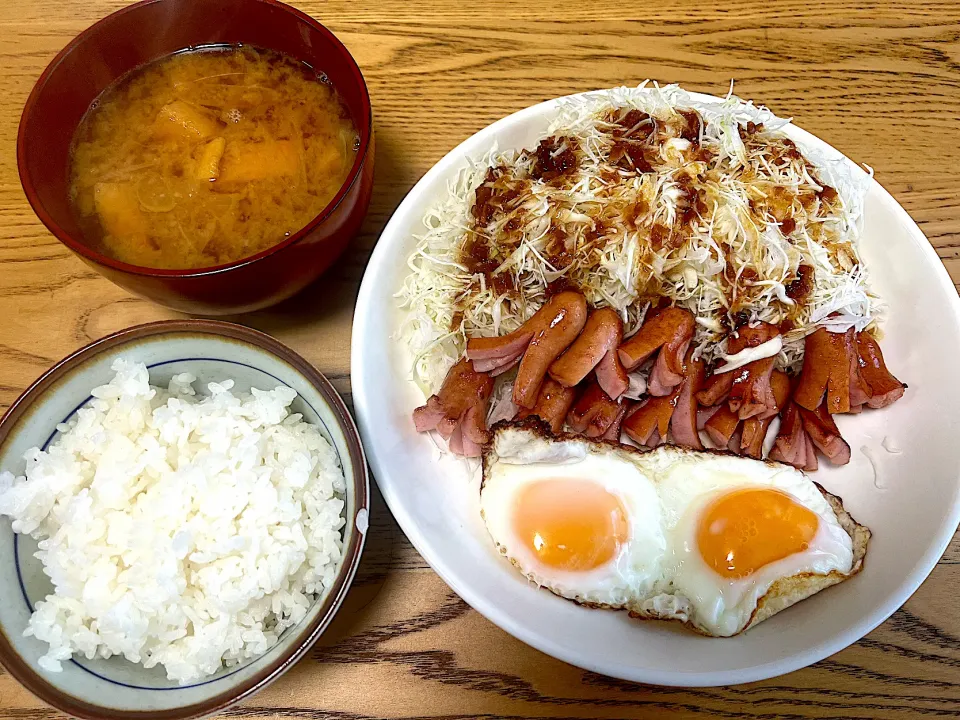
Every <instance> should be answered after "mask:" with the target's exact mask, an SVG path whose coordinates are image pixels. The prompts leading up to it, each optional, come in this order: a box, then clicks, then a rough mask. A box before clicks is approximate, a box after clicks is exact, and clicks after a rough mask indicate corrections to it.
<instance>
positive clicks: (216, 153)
mask: <svg viewBox="0 0 960 720" xmlns="http://www.w3.org/2000/svg"><path fill="white" fill-rule="evenodd" d="M226 146H227V141H226V140H224V139H223V138H222V137H218V138H214V139H213V140H211V141H210V142H208V143H207V144H206V145H204V146H203V152H202V153H201V154H200V160H199V161H198V162H197V180H208V181H210V180H216V179H217V178H218V177H220V159H221V158H222V157H223V151H224V148H226Z"/></svg>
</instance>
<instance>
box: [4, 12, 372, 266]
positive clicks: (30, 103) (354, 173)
mask: <svg viewBox="0 0 960 720" xmlns="http://www.w3.org/2000/svg"><path fill="white" fill-rule="evenodd" d="M170 1H171V0H140V1H139V2H135V3H133V4H132V5H128V6H126V7H123V8H121V9H120V10H117V11H115V12H113V13H110V14H109V15H107V16H106V17H104V18H101V19H100V20H98V21H97V22H95V23H93V25H91V26H90V27H88V28H86V29H85V30H83V31H81V32H80V33H79V34H78V35H77V36H76V37H74V38H73V39H72V40H71V41H70V42H69V43H68V44H67V45H66V46H65V47H64V48H63V49H62V50H61V51H60V52H58V53H57V55H56V56H55V57H54V58H53V60H51V61H50V63H49V64H48V65H47V66H46V68H44V70H43V72H42V73H41V74H40V77H39V78H38V79H37V81H36V83H34V85H33V88H32V89H31V90H30V95H29V96H28V97H27V102H26V103H25V104H24V106H23V112H22V113H21V114H20V123H19V125H18V128H17V173H18V175H19V177H20V185H21V186H22V187H23V192H24V194H25V195H26V196H27V201H28V202H29V203H30V207H31V208H33V211H34V213H36V215H37V217H38V218H39V219H40V222H42V223H43V224H44V226H46V228H47V230H49V231H50V232H51V233H52V234H53V235H54V237H56V238H57V239H58V240H59V241H60V242H62V243H63V244H64V245H66V246H67V247H68V248H69V249H70V250H72V251H73V252H75V253H76V254H78V255H79V256H80V257H82V258H83V259H85V260H88V261H90V262H93V263H96V264H97V265H103V266H105V267H108V268H111V269H113V270H119V271H121V272H124V273H127V274H131V275H139V276H146V277H161V278H184V279H186V278H197V277H207V276H210V275H218V274H220V273H225V272H228V271H230V270H234V269H236V268H240V267H245V266H247V265H252V264H254V263H257V262H259V261H261V260H264V259H266V258H268V257H270V256H271V255H274V254H275V253H278V252H280V251H281V250H283V249H284V248H287V247H289V246H291V245H294V244H296V243H297V242H299V241H300V240H302V239H303V238H304V237H306V236H307V235H309V234H310V233H312V232H313V231H314V230H315V229H316V228H317V227H319V226H320V225H322V224H323V223H324V222H326V220H327V219H328V218H330V216H332V215H333V213H334V212H335V211H336V210H337V208H339V207H340V205H341V204H342V203H343V201H344V200H345V199H346V197H347V195H348V194H349V193H350V191H351V190H352V189H353V187H354V186H355V185H356V184H357V183H358V182H359V180H360V177H361V175H362V170H363V167H364V165H365V163H366V161H367V156H368V155H369V154H370V148H371V146H372V144H373V106H372V104H371V102H370V92H369V90H368V89H367V82H366V79H365V78H364V77H363V72H362V71H361V70H360V66H359V65H358V64H357V61H356V59H355V58H354V57H353V55H352V53H351V52H350V50H349V49H347V46H346V45H344V44H343V42H342V41H341V40H340V39H339V38H338V37H337V36H336V35H334V34H333V32H332V31H331V30H330V29H329V28H327V27H326V26H325V25H323V24H322V23H321V22H319V21H318V20H315V19H314V18H312V17H311V16H310V15H308V14H306V13H305V12H302V11H301V10H298V9H297V8H295V7H292V6H290V5H287V4H286V3H283V2H280V0H245V1H246V2H254V3H260V4H261V5H268V6H271V7H276V8H279V9H281V10H283V11H285V12H286V13H287V14H289V15H291V16H293V17H294V18H296V19H297V20H299V21H300V22H301V23H303V24H304V25H307V26H308V27H310V28H311V29H313V30H315V31H317V32H319V33H320V34H321V35H323V36H324V37H325V38H327V40H329V41H330V43H331V44H332V45H333V46H334V47H336V48H337V49H338V50H340V51H341V52H342V54H343V56H344V58H345V59H346V60H347V64H348V65H349V68H350V71H351V73H352V74H353V75H354V76H355V77H354V80H355V81H356V82H357V83H358V84H359V89H360V94H361V97H362V99H363V112H362V114H363V115H364V117H361V118H359V122H358V121H357V120H358V119H357V118H354V122H355V124H356V125H357V128H358V134H359V137H360V147H359V148H357V157H356V159H355V160H354V162H353V167H351V168H350V172H349V174H348V175H347V177H346V179H345V180H344V181H343V184H342V185H341V186H340V189H339V190H338V191H337V194H336V195H334V196H333V199H331V200H330V202H329V203H327V205H326V207H324V208H323V210H321V211H320V213H319V214H318V215H317V216H316V217H314V218H313V219H312V220H310V221H309V222H308V223H307V224H306V225H304V226H303V227H302V228H300V230H298V231H297V232H295V233H292V234H291V235H290V237H287V238H283V239H282V240H281V241H280V242H278V243H276V244H275V245H271V246H270V247H268V248H266V249H265V250H261V251H260V252H258V253H256V254H254V255H249V256H247V257H244V258H240V259H239V260H234V261H232V262H229V263H224V264H222V265H211V266H209V267H202V268H181V269H163V268H149V267H145V266H143V265H132V264H130V263H125V262H122V261H120V260H115V259H113V258H111V257H109V256H107V255H105V254H103V253H100V252H98V251H96V250H94V249H93V248H91V247H89V246H88V245H86V244H85V243H83V242H80V241H79V240H76V239H75V238H74V237H73V235H72V234H71V233H68V232H67V231H66V230H64V229H63V228H62V227H61V226H60V224H59V223H57V222H56V221H55V220H54V219H53V218H52V217H51V216H50V214H49V213H48V212H47V211H46V208H45V207H44V205H43V203H42V202H41V201H40V197H39V194H38V192H37V190H36V188H35V186H34V183H33V179H32V177H31V174H30V169H29V167H28V165H27V160H26V153H27V150H26V145H27V128H28V127H29V126H30V125H31V124H32V122H33V121H34V106H35V105H36V103H37V100H38V98H39V96H40V93H41V92H42V91H43V90H44V88H45V87H46V85H47V83H48V81H49V80H50V78H51V77H52V76H53V75H54V73H56V71H57V69H58V68H59V66H60V65H61V63H62V62H63V61H64V59H65V58H66V57H67V56H68V55H70V54H71V53H72V52H73V51H74V50H76V49H77V48H79V47H80V46H81V45H83V44H84V43H85V42H86V41H87V40H88V39H89V37H90V36H91V35H92V34H94V32H96V31H97V30H99V29H101V28H103V27H105V26H106V25H109V24H110V23H112V22H114V21H115V20H116V19H117V18H118V17H120V16H123V15H126V14H127V13H134V12H137V11H139V10H141V9H143V8H144V7H146V6H148V5H154V4H157V3H164V2H170ZM202 1H203V0H195V2H198V3H199V2H202ZM190 47H203V43H198V44H197V45H196V46H190ZM186 49H189V48H180V50H177V51H174V52H181V51H183V50H186ZM171 54H172V53H171ZM163 57H167V56H163ZM157 59H159V58H157ZM144 64H145V63H144ZM142 66H143V64H141V65H135V66H134V67H131V68H128V69H127V70H126V73H129V72H133V71H134V70H135V69H136V68H138V67H142ZM74 132H76V128H74Z"/></svg>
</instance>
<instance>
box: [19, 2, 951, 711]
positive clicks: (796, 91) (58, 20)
mask: <svg viewBox="0 0 960 720" xmlns="http://www.w3.org/2000/svg"><path fill="white" fill-rule="evenodd" d="M124 4H125V3H124V2H120V1H117V0H56V1H54V0H2V2H0V97H2V98H3V102H2V105H0V405H2V406H3V407H6V406H8V405H9V404H10V403H11V402H12V401H13V400H14V398H15V397H16V396H17V395H18V394H19V393H20V392H21V391H22V390H23V389H24V388H25V387H26V386H27V385H28V384H29V383H30V382H31V381H32V380H34V379H35V378H36V377H37V376H38V375H39V374H40V373H42V372H43V371H44V370H46V369H47V368H48V367H49V366H50V365H51V364H52V363H54V362H55V361H56V360H58V359H60V358H61V357H63V356H64V355H66V354H67V353H69V352H71V351H73V350H76V349H77V348H79V347H80V346H81V345H83V344H85V343H87V342H89V341H91V340H94V339H96V338H99V337H101V336H103V335H105V334H107V333H110V332H113V331H116V330H119V329H121V328H124V327H127V326H129V325H133V324H136V323H140V322H145V321H150V320H156V319H161V318H169V317H174V316H175V313H172V312H170V311H167V310H164V309H162V308H159V307H157V306H155V305H152V304H150V303H149V302H145V301H143V300H139V299H137V298H134V297H132V296H130V295H128V294H127V293H126V292H124V291H123V290H121V289H119V288H117V287H115V286H113V285H112V284H110V283H109V282H108V281H106V280H104V279H103V278H101V277H100V276H98V275H97V274H96V273H95V272H94V271H93V270H90V269H89V268H87V267H86V266H85V265H83V264H82V263H81V262H80V261H79V260H77V259H76V258H75V257H74V256H73V255H71V253H70V252H68V251H67V250H66V248H64V247H63V246H62V245H61V244H60V243H59V242H57V241H56V240H55V239H54V238H53V237H52V236H51V235H50V234H49V233H48V232H47V231H46V230H45V228H44V227H43V226H42V225H41V224H40V222H39V221H38V220H37V219H36V217H35V216H34V214H33V212H32V211H31V210H30V207H29V206H28V205H27V202H26V200H25V198H24V196H23V193H22V191H21V188H20V183H19V181H18V178H17V171H16V158H15V150H14V146H15V138H16V132H17V124H18V121H19V117H20V111H21V109H22V106H23V103H24V101H25V100H26V97H27V94H28V93H29V91H30V88H31V87H32V85H33V83H34V82H35V80H36V79H37V77H38V76H39V75H40V72H41V71H42V70H43V68H44V67H45V66H46V64H47V63H48V62H49V61H50V59H51V58H52V57H53V56H54V55H55V54H56V52H57V51H59V50H60V49H61V48H62V47H63V46H64V45H65V44H66V43H67V42H68V41H69V40H70V39H71V38H72V37H73V36H74V35H75V34H76V33H78V32H79V31H80V30H82V29H84V28H85V27H87V26H88V25H90V24H91V23H93V22H94V21H95V20H97V19H99V18H101V17H102V16H104V15H106V14H108V13H110V12H112V11H113V10H116V9H118V8H119V7H121V6H122V5H124ZM295 4H297V5H298V6H299V7H301V8H302V9H303V10H305V11H306V12H308V13H310V14H312V15H313V16H315V17H317V18H318V19H319V20H321V21H322V22H324V23H325V24H327V25H328V26H329V27H330V28H331V29H332V30H333V31H334V32H336V33H337V35H338V36H339V37H340V38H341V39H342V40H343V41H344V43H346V45H347V47H348V48H349V49H350V50H351V52H353V54H354V56H355V57H356V59H357V61H358V62H359V64H360V67H361V68H362V70H363V72H364V74H365V76H366V79H367V83H368V84H369V87H370V93H371V96H372V99H373V107H374V114H375V118H376V125H377V133H378V135H377V145H378V147H377V153H378V154H377V168H376V187H375V189H374V197H373V203H372V205H371V209H370V214H369V217H368V219H367V221H366V224H365V225H364V228H363V232H362V234H361V236H360V237H359V238H358V240H357V241H356V244H355V246H354V248H353V249H352V250H351V251H350V252H349V254H348V255H347V256H346V257H345V258H344V260H343V261H342V262H341V263H340V264H339V266H338V268H337V269H336V270H334V271H333V272H331V273H330V275H329V276H328V277H327V279H326V280H325V281H324V282H323V283H322V284H318V285H316V286H315V287H312V288H309V289H308V290H307V291H305V292H304V293H302V294H301V295H300V296H298V297H296V298H294V299H293V300H291V301H288V302H287V303H285V304H283V305H281V306H279V307H277V308H274V309H272V310H269V311H264V312H259V313H255V314H252V315H248V316H244V317H240V318H236V320H237V321H239V322H243V323H246V324H248V325H251V326H253V327H256V328H258V329H260V330H263V331H265V332H268V333H271V334H273V335H275V336H276V337H278V338H279V339H281V340H282V341H284V342H286V343H287V344H289V345H290V346H292V347H293V348H294V349H296V350H298V351H299V352H301V353H302V354H303V355H304V356H306V357H307V359H309V360H310V361H312V362H313V363H314V364H315V365H316V366H317V367H318V368H319V369H320V370H321V371H322V372H324V373H325V374H327V376H328V377H330V378H331V380H332V381H333V382H334V383H335V385H336V386H337V388H338V389H339V390H340V391H341V392H342V393H343V394H344V395H345V396H346V397H347V398H348V399H349V393H350V379H349V370H350V367H349V347H350V326H351V316H352V313H353V306H354V301H355V297H356V292H357V287H358V284H359V282H360V278H361V275H362V272H363V268H364V265H365V263H366V260H367V257H368V255H369V253H370V250H371V248H372V247H373V245H374V243H375V242H376V239H377V236H378V234H379V232H380V230H381V229H382V227H383V225H384V223H385V222H386V220H387V218H388V217H389V216H390V213H391V212H392V211H393V209H394V208H395V207H396V206H397V204H398V203H399V202H400V200H401V199H402V197H403V196H404V194H405V193H406V192H407V191H408V190H409V189H410V188H411V187H412V186H413V184H414V183H415V182H416V181H417V179H418V178H419V177H420V176H421V175H422V174H423V173H424V172H425V171H426V170H427V169H428V168H429V167H430V166H431V165H433V163H435V162H436V161H437V160H439V159H440V158H441V157H442V156H443V155H444V154H445V153H446V152H447V151H448V150H449V149H450V148H452V147H454V146H455V145H456V144H458V143H459V142H460V141H461V140H463V139H465V138H466V137H468V136H469V135H471V134H472V133H474V132H476V131H477V130H479V129H481V128H482V127H484V126H486V125H487V124H489V123H491V122H493V121H494V120H497V119H498V118H500V117H503V116H504V115H507V114H508V113H511V112H513V111H515V110H519V109H521V108H523V107H526V106H528V105H531V104H533V103H536V102H540V101H542V100H546V99H548V98H552V97H555V96H558V95H564V94H567V93H572V92H578V91H582V90H590V89H595V88H602V87H609V86H613V85H617V84H635V83H637V82H639V81H641V80H643V79H644V78H653V79H656V80H659V81H661V82H680V83H682V84H683V85H684V86H685V87H686V88H687V89H689V90H697V91H703V92H708V93H715V94H717V93H720V94H722V93H724V92H726V90H727V88H728V86H729V83H730V80H731V79H735V80H736V89H737V92H738V94H740V95H741V96H743V97H748V98H752V99H755V100H758V101H761V102H763V103H765V104H767V105H768V106H769V107H771V108H772V109H773V110H774V111H775V112H776V113H777V114H779V115H781V116H787V117H789V116H792V117H793V118H795V120H796V122H797V123H798V124H799V125H801V126H802V127H804V128H805V129H807V130H810V131H811V132H813V133H815V134H817V135H819V136H821V137H823V138H825V139H826V140H827V141H828V142H830V143H832V144H833V145H835V146H836V147H837V148H839V149H840V150H841V151H843V152H844V153H846V154H847V155H849V156H850V157H851V158H853V159H854V160H857V161H859V162H863V163H867V164H869V165H871V166H872V167H873V168H875V170H876V174H877V179H878V180H879V181H880V182H881V183H883V185H884V186H886V187H887V188H888V189H889V190H890V191H891V192H892V193H893V195H894V196H895V197H896V198H897V200H899V201H900V202H901V203H902V204H903V205H904V207H905V208H906V209H907V211H908V212H910V214H911V215H912V216H913V217H914V218H915V219H916V221H917V222H918V223H919V224H920V227H921V228H922V229H923V231H924V232H925V233H926V235H927V237H928V238H929V239H930V241H931V243H932V244H933V245H934V247H935V248H936V249H937V252H938V253H939V255H940V257H941V258H942V259H943V261H944V264H945V265H946V266H947V268H948V270H949V271H950V272H951V274H952V276H953V278H954V281H960V209H958V204H957V198H958V196H960V174H958V172H957V169H958V167H960V120H958V118H960V4H958V3H957V2H955V1H951V2H948V1H945V0H916V1H914V0H910V1H907V0H887V1H880V2H873V3H863V2H856V1H855V0H779V1H778V0H721V2H707V3H704V2H702V1H701V0H695V1H691V0H672V1H671V2H666V3H648V2H644V3H639V2H634V3H631V2H626V1H625V0H589V1H585V0H554V1H553V2H534V1H533V0H515V1H513V2H480V3H469V2H462V1H461V2H457V1H455V0H436V1H433V2H431V1H430V0H368V1H367V2H358V1H354V0H341V1H339V2H329V3H323V2H318V1H312V2H297V3H295ZM376 500H377V503H376V505H375V508H374V512H373V520H372V522H373V525H372V531H371V534H370V536H369V537H370V540H369V543H368V547H367V551H366V554H365V556H364V559H363V563H362V566H361V569H360V572H359V576H358V578H357V582H356V583H355V585H354V587H353V589H352V590H351V592H350V595H349V599H348V601H347V603H346V606H345V607H344V609H343V610H342V611H341V612H340V614H339V615H338V617H337V619H336V621H335V623H334V626H333V628H332V629H331V630H330V631H329V632H328V633H327V634H326V635H324V637H323V638H322V640H321V642H320V643H319V644H318V645H317V646H316V647H315V648H314V650H313V651H312V653H311V655H310V657H309V658H307V659H304V660H303V661H301V662H300V663H299V664H298V665H297V666H296V667H295V668H294V669H293V670H292V671H291V672H289V673H288V674H287V675H285V676H284V677H283V678H282V679H281V680H280V681H279V682H277V683H276V684H275V685H273V686H272V687H270V688H268V689H267V690H266V691H264V692H262V693H261V694H259V695H257V696H255V697H254V698H253V699H251V700H249V701H248V702H246V703H244V704H243V705H241V706H239V707H237V708H235V709H233V710H230V711H228V712H227V713H225V714H224V716H223V717H234V718H249V719H250V720H253V719H257V720H260V719H263V720H273V719H274V718H283V717H291V718H304V719H307V718H310V719H315V720H320V719H327V718H329V719H331V720H333V719H336V720H360V719H361V718H364V719H365V718H446V719H447V720H452V719H453V718H477V717H483V718H557V719H559V718H592V717H597V718H600V717H602V718H634V717H637V718H639V717H685V716H695V715H703V716H713V717H720V718H726V717H751V718H778V717H783V718H806V717H822V718H841V717H842V718H850V717H857V718H906V717H921V716H931V717H934V716H936V717H952V716H960V612H958V605H957V595H958V594H960V542H958V541H957V540H956V539H955V540H954V543H953V545H952V546H951V547H950V549H949V550H948V552H947V554H946V555H945V556H944V558H943V559H942V560H941V562H940V564H939V565H938V566H937V568H936V569H935V570H934V572H933V574H932V575H931V577H930V578H929V579H928V580H927V581H926V583H925V584H924V585H923V586H922V587H921V588H920V590H919V591H918V592H917V593H916V594H915V596H914V597H913V598H911V600H910V601H909V602H908V603H907V604H906V606H905V607H904V608H902V609H901V610H900V611H898V612H897V613H896V614H895V615H894V616H893V617H892V618H891V619H890V620H889V621H887V622H886V623H884V624H883V625H882V626H881V627H879V628H878V629H877V630H875V631H874V632H873V633H871V634H870V635H869V636H868V637H867V638H865V639H863V640H862V641H860V642H859V643H857V644H856V645H855V646H853V647H851V648H849V649H847V650H844V651H843V652H840V653H838V654H837V655H835V656H834V657H832V658H830V659H828V660H825V661H823V662H821V663H819V664H817V665H816V666H814V667H811V668H808V669H806V670H802V671H799V672H795V673H793V674H791V675H787V676H784V677H780V678H777V679H774V680H769V681H767V682H760V683H753V684H749V685H742V686H737V687H728V688H718V689H709V690H693V691H685V690H675V689H668V688H658V687H649V686H643V685H637V684H632V683H627V682H621V681H617V680H610V679H607V678H604V677H601V676H599V675H596V674H593V673H590V672H584V671H581V670H577V669H576V668H573V667H571V666H569V665H566V664H564V663H561V662H559V661H556V660H553V659H551V658H549V657H547V656H545V655H542V654H540V653H539V652H537V651H536V650H533V649H531V648H528V647H526V646H525V645H523V644H522V643H520V642H519V641H517V640H514V639H513V638H512V637H510V636H509V635H507V634H506V633H504V632H503V631H501V630H499V629H498V628H497V627H495V626H494V625H492V624H491V623H489V622H488V621H487V620H485V619H484V618H483V617H481V616H480V615H478V614H477V613H476V612H474V611H473V610H471V609H470V608H469V607H468V606H467V605H466V604H465V603H463V601H461V600H460V599H459V598H458V597H457V596H456V595H455V594H454V593H453V592H452V591H451V590H450V589H449V588H448V587H447V586H446V585H445V584H444V583H443V581H442V580H440V579H439V577H437V575H436V574H434V572H433V571H432V570H430V568H429V567H428V566H427V565H426V563H425V562H424V561H423V559H422V558H421V557H420V556H419V555H418V554H417V552H416V551H415V550H414V549H413V548H412V547H411V546H410V545H409V543H408V542H407V541H406V539H405V538H404V536H403V533H402V532H401V531H400V530H399V529H398V527H397V526H396V524H395V522H394V521H393V519H392V518H391V516H390V514H389V512H388V510H387V509H386V507H385V506H384V505H383V502H382V500H380V499H379V496H378V497H377V498H376ZM55 716H58V713H56V712H54V711H51V710H49V709H47V708H45V707H44V706H43V705H42V704H41V703H40V702H39V701H37V700H36V699H34V698H33V697H31V696H30V695H29V694H28V693H27V692H26V691H25V690H23V689H21V688H20V687H19V686H18V685H17V684H16V683H15V682H14V681H13V680H12V679H11V678H10V677H9V676H6V675H0V717H3V718H23V719H25V720H41V719H43V718H47V717H55Z"/></svg>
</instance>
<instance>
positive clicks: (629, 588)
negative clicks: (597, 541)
mask: <svg viewBox="0 0 960 720" xmlns="http://www.w3.org/2000/svg"><path fill="white" fill-rule="evenodd" d="M533 457H536V455H534V456H533ZM528 459H529V458H528ZM545 459H547V460H548V461H547V462H527V463H524V464H513V463H508V462H498V463H495V464H494V465H493V466H492V467H489V468H488V471H487V473H486V475H485V477H484V483H483V488H482V490H481V492H480V511H481V514H482V516H483V518H484V520H485V522H486V525H487V530H488V531H489V532H490V536H491V537H492V538H493V540H494V542H495V543H496V546H497V548H498V549H499V551H500V553H501V554H503V555H505V556H506V557H507V558H508V559H509V560H510V561H511V562H512V563H513V564H514V565H515V566H516V567H517V568H518V569H519V570H520V572H522V573H523V574H524V575H525V576H526V577H527V578H528V579H529V580H531V581H532V582H534V583H536V584H537V585H538V586H540V587H546V588H548V589H549V590H551V591H552V592H554V593H556V594H557V595H560V596H561V597H565V598H568V599H571V600H576V601H577V602H581V603H589V604H596V605H603V606H607V607H612V608H623V607H626V606H627V605H628V603H630V602H631V600H634V599H635V598H636V597H637V595H638V594H646V593H648V592H650V591H651V590H652V589H653V587H654V584H655V582H656V581H657V579H658V578H659V577H660V573H661V563H662V561H663V558H664V555H665V551H666V540H665V538H664V534H663V532H662V529H661V528H662V524H661V517H660V501H659V499H658V497H657V492H656V489H655V487H654V484H653V482H652V481H651V479H650V478H649V477H648V476H647V475H645V474H644V473H643V472H642V471H641V469H640V468H639V467H638V466H637V465H636V464H634V463H632V462H629V461H624V460H623V459H622V458H620V457H618V456H617V455H616V454H615V453H613V452H602V453H584V454H582V455H580V456H579V457H576V456H574V457H566V458H564V459H563V461H561V462H557V461H556V459H553V458H545ZM547 479H550V480H561V481H562V480H590V481H592V482H595V483H597V484H598V485H600V486H601V487H602V488H604V489H605V490H606V491H607V492H609V493H611V494H612V495H614V496H616V497H617V498H618V499H619V500H620V503H621V504H622V505H623V509H624V511H625V513H626V516H627V525H628V529H629V535H628V539H627V541H626V542H625V543H624V544H623V545H622V546H621V548H620V551H619V553H618V554H617V556H616V557H615V558H614V559H613V560H611V561H610V562H608V563H606V564H604V565H602V566H600V567H597V568H594V569H592V570H588V571H565V570H560V569H558V568H554V567H550V566H547V565H544V564H543V563H542V562H540V561H539V559H538V558H537V556H536V553H535V552H533V551H532V550H531V549H530V547H529V545H528V544H527V543H526V542H524V541H523V540H522V539H521V538H519V537H518V536H517V534H516V532H515V530H514V527H513V515H514V508H515V506H516V501H517V497H518V494H519V493H520V492H521V491H522V490H523V489H524V488H525V487H526V486H527V485H528V484H530V483H533V482H536V481H538V480H547Z"/></svg>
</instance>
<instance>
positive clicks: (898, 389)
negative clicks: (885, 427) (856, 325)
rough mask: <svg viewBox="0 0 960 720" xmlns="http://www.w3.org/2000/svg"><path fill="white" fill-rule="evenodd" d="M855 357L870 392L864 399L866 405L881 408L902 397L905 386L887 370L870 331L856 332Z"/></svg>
mask: <svg viewBox="0 0 960 720" xmlns="http://www.w3.org/2000/svg"><path fill="white" fill-rule="evenodd" d="M857 357H858V360H859V366H860V376H861V378H862V379H863V381H864V383H865V384H866V386H867V388H868V389H869V393H870V397H869V398H868V399H867V401H866V402H867V405H869V406H870V407H872V408H882V407H886V406H887V405H892V404H893V403H895V402H896V401H897V400H899V399H900V398H901V397H903V392H904V390H905V389H906V387H907V386H906V385H904V384H903V383H902V382H900V381H899V380H897V378H895V377H894V376H893V375H892V374H891V373H890V371H889V370H887V366H886V363H884V361H883V353H882V352H880V345H879V344H878V343H877V341H876V340H875V339H874V337H873V336H872V335H870V333H867V332H862V333H858V334H857Z"/></svg>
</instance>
